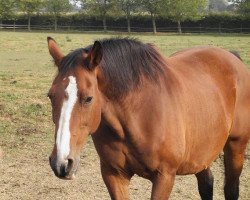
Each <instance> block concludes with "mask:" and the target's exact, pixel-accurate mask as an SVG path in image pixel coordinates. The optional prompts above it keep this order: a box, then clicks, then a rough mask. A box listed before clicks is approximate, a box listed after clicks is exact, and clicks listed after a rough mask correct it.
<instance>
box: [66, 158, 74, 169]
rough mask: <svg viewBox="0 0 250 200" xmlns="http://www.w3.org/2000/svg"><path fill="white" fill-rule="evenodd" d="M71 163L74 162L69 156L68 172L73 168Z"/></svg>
mask: <svg viewBox="0 0 250 200" xmlns="http://www.w3.org/2000/svg"><path fill="white" fill-rule="evenodd" d="M73 163H74V160H73V159H72V158H69V159H68V167H67V171H68V172H70V171H71V170H72V168H73Z"/></svg>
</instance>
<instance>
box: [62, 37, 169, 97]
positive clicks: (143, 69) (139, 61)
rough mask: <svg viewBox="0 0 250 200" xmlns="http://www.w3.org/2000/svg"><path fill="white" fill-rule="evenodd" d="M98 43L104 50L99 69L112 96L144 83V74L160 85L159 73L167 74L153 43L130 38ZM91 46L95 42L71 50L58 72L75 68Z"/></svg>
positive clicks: (163, 62)
mask: <svg viewBox="0 0 250 200" xmlns="http://www.w3.org/2000/svg"><path fill="white" fill-rule="evenodd" d="M99 42H100V43H101V45H102V49H103V51H102V52H103V56H102V60H101V63H100V68H101V70H102V72H103V75H104V78H105V80H106V82H107V91H106V92H107V93H108V94H110V95H109V96H110V97H114V98H120V97H121V96H123V95H125V94H126V93H127V92H129V91H131V90H133V89H135V88H138V87H139V86H140V85H141V84H142V77H145V78H146V79H148V80H150V81H152V82H153V83H156V84H157V82H158V78H159V75H163V74H164V73H163V68H164V66H166V62H165V61H164V58H163V56H162V55H161V54H160V53H159V52H158V51H157V50H156V49H155V47H154V46H153V45H152V44H144V43H142V42H140V41H138V40H135V39H129V38H113V39H104V40H100V41H99ZM91 48H92V45H91V46H88V47H86V48H81V49H76V50H75V51H73V52H71V53H69V54H68V55H67V56H65V57H64V59H63V60H62V62H61V65H60V71H59V72H66V71H68V70H69V69H70V68H73V67H75V66H76V65H77V63H78V62H79V60H80V58H81V57H82V53H83V52H89V51H90V50H91ZM86 69H88V68H87V67H86ZM88 70H89V69H88Z"/></svg>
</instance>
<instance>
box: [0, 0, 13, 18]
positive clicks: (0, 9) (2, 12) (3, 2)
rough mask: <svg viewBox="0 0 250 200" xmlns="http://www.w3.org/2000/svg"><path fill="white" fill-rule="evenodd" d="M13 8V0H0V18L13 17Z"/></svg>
mask: <svg viewBox="0 0 250 200" xmlns="http://www.w3.org/2000/svg"><path fill="white" fill-rule="evenodd" d="M15 8H16V1H15V0H0V20H5V19H13V17H14V10H15Z"/></svg>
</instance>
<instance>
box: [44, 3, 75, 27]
mask: <svg viewBox="0 0 250 200" xmlns="http://www.w3.org/2000/svg"><path fill="white" fill-rule="evenodd" d="M45 5H46V11H47V12H49V13H51V14H52V15H53V19H54V29H55V30H57V20H58V17H59V16H60V15H61V14H62V13H65V12H68V11H70V10H71V8H72V5H71V4H70V3H69V1H68V0H46V2H45Z"/></svg>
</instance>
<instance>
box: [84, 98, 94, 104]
mask: <svg viewBox="0 0 250 200" xmlns="http://www.w3.org/2000/svg"><path fill="white" fill-rule="evenodd" d="M92 99H93V97H91V96H88V97H84V98H83V99H82V104H85V105H87V104H90V103H91V102H92Z"/></svg>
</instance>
